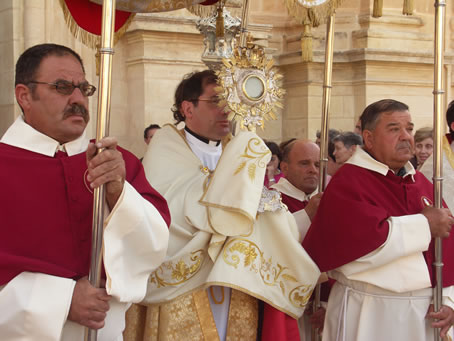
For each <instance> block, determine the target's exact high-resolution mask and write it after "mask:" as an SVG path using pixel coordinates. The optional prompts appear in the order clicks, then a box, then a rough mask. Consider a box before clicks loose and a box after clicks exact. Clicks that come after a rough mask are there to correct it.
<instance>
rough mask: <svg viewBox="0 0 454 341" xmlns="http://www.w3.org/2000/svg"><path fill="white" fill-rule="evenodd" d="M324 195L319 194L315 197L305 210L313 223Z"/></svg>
mask: <svg viewBox="0 0 454 341" xmlns="http://www.w3.org/2000/svg"><path fill="white" fill-rule="evenodd" d="M322 194H323V193H318V194H316V195H314V196H313V197H312V198H311V200H309V202H308V203H307V205H306V207H305V208H304V210H305V211H306V213H307V215H308V216H309V219H310V220H311V221H312V219H314V216H315V213H317V209H318V205H319V204H320V199H321V198H322Z"/></svg>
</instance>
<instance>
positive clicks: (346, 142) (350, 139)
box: [333, 131, 363, 165]
mask: <svg viewBox="0 0 454 341" xmlns="http://www.w3.org/2000/svg"><path fill="white" fill-rule="evenodd" d="M333 143H334V152H333V155H334V157H335V158H336V163H338V164H339V165H343V164H344V163H345V162H347V160H348V159H350V157H351V156H352V155H353V153H354V152H355V151H356V147H357V146H361V145H362V143H363V141H362V139H361V136H359V135H358V134H355V133H352V132H351V131H346V132H343V133H340V134H339V135H337V136H336V137H334V138H333Z"/></svg>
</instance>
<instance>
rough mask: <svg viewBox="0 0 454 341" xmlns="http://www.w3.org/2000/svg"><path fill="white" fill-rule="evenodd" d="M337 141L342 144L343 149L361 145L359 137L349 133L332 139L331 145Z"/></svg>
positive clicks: (361, 140) (346, 132)
mask: <svg viewBox="0 0 454 341" xmlns="http://www.w3.org/2000/svg"><path fill="white" fill-rule="evenodd" d="M337 141H340V142H342V143H343V144H344V146H345V148H350V147H351V146H361V145H362V144H363V139H362V138H361V136H359V135H358V134H355V133H354V132H351V131H345V132H343V133H340V134H339V135H337V136H336V137H335V138H333V143H334V142H337Z"/></svg>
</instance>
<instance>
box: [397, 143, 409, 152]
mask: <svg viewBox="0 0 454 341" xmlns="http://www.w3.org/2000/svg"><path fill="white" fill-rule="evenodd" d="M403 148H408V149H410V150H411V144H410V142H408V141H402V142H399V143H398V144H397V145H396V149H403Z"/></svg>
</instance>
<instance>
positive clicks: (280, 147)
mask: <svg viewBox="0 0 454 341" xmlns="http://www.w3.org/2000/svg"><path fill="white" fill-rule="evenodd" d="M295 140H296V138H294V137H292V138H291V139H288V140H285V141H282V142H281V143H280V144H279V150H280V151H281V155H283V154H284V149H285V147H287V145H288V144H289V143H292V142H293V141H295Z"/></svg>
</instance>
